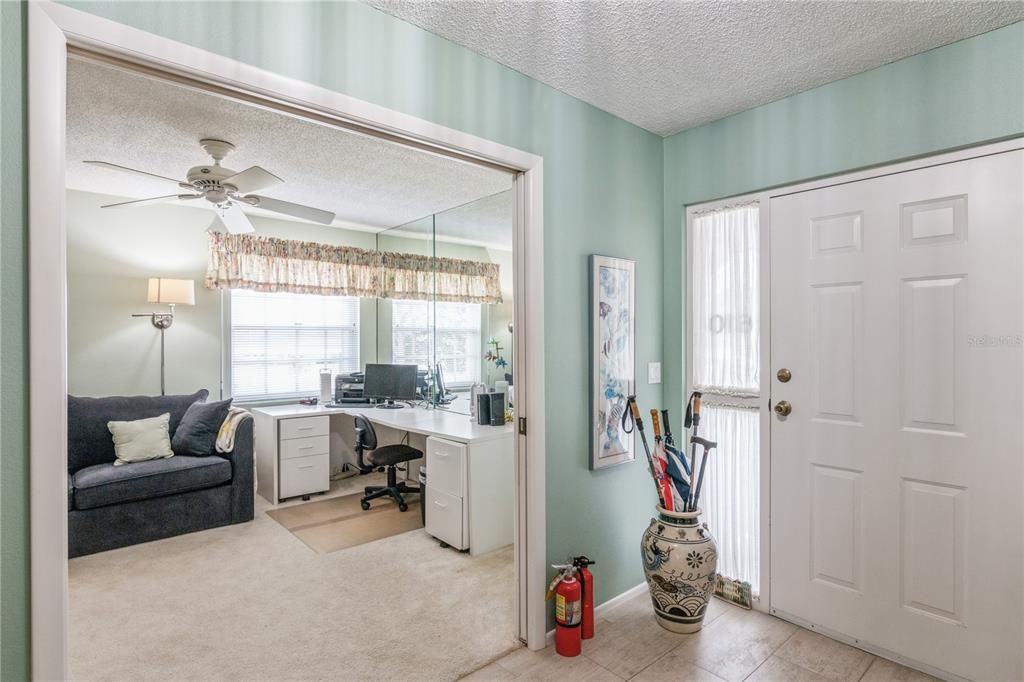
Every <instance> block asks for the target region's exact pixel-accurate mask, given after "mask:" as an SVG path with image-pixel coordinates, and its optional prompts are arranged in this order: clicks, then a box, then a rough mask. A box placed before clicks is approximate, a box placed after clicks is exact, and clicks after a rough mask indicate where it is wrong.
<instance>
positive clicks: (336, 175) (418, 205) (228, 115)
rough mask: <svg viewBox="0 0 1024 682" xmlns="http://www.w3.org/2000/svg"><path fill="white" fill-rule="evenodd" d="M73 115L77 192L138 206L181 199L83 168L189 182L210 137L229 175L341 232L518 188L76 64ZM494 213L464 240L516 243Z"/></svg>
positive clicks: (150, 182) (406, 151)
mask: <svg viewBox="0 0 1024 682" xmlns="http://www.w3.org/2000/svg"><path fill="white" fill-rule="evenodd" d="M67 104H68V119H67V120H68V124H67V187H68V188H69V189H77V190H83V191H88V192H97V193H100V194H112V195H116V196H123V197H128V198H132V199H140V198H146V197H154V196H161V195H166V194H173V193H176V192H179V191H181V190H179V189H178V188H177V187H176V186H175V185H173V184H171V183H169V182H164V181H161V180H156V179H149V178H146V177H143V176H136V175H132V174H128V173H123V172H119V171H114V170H110V169H106V168H99V167H96V166H90V165H87V164H84V163H82V161H85V160H99V161H110V162H112V163H116V164H118V165H122V166H128V167H130V168H136V169H139V170H144V171H147V172H150V173H156V174H158V175H163V176H166V177H171V178H181V179H184V177H185V174H186V172H187V171H188V169H189V168H190V167H192V166H197V165H208V164H210V163H212V161H211V159H210V157H209V156H207V155H206V152H204V151H203V150H202V148H201V147H200V146H199V139H200V138H204V137H212V138H217V139H223V140H227V141H228V142H231V143H233V144H234V145H235V147H236V149H235V151H234V152H232V153H231V154H230V155H229V156H228V157H227V158H226V159H225V160H224V162H223V165H224V166H226V167H228V168H233V169H235V170H244V169H245V168H248V167H249V166H252V165H259V166H262V167H263V168H265V169H267V170H268V171H270V172H271V173H274V174H275V175H277V176H278V177H280V178H282V179H283V180H284V181H285V182H284V184H283V185H278V186H276V187H272V188H270V189H267V190H266V191H265V193H266V195H267V196H269V197H273V198H275V199H283V200H285V201H293V202H297V203H301V204H308V205H310V206H314V207H317V208H322V209H325V210H328V211H334V212H335V213H336V214H337V219H336V220H335V225H338V226H350V227H357V228H361V229H385V228H390V227H393V226H395V225H401V224H403V223H407V222H409V221H411V220H415V219H417V218H421V217H422V216H425V215H429V214H431V213H435V212H440V211H445V210H447V209H450V208H453V207H456V206H463V205H464V204H467V203H469V202H474V201H475V200H477V199H481V198H484V197H491V196H492V195H494V194H496V193H499V192H502V191H505V190H508V189H509V188H511V186H512V176H511V175H509V174H507V173H504V172H501V171H497V170H494V169H490V168H484V167H482V166H477V165H475V164H471V163H464V162H461V161H456V160H453V159H450V158H447V157H443V156H438V155H436V154H430V153H427V152H423V151H419V150H416V149H411V148H409V147H405V146H402V145H399V144H395V143H391V142H386V141H384V140H380V139H378V138H374V137H367V136H364V135H359V134H356V133H353V132H348V131H343V130H338V129H334V128H328V127H325V126H322V125H320V124H317V123H313V122H309V121H305V120H300V119H295V118H292V117H288V116H284V115H281V114H277V113H274V112H270V111H266V110H263V109H258V108H256V107H252V106H249V105H246V104H242V103H240V102H236V101H232V100H228V99H224V98H221V97H216V96H213V95H209V94H204V93H200V92H196V91H193V90H188V89H184V88H182V87H180V86H177V85H174V84H172V83H168V82H166V81H159V80H154V79H152V78H148V77H145V76H140V75H137V74H134V73H129V72H126V71H122V70H118V69H114V68H110V67H108V66H101V65H98V64H94V63H91V62H85V61H80V60H75V59H73V60H70V61H69V62H68V98H67ZM186 205H188V206H195V205H197V204H196V203H195V202H190V203H188V204H186ZM159 206H160V204H155V205H150V206H143V207H138V208H130V209H129V208H126V209H110V210H124V211H129V210H130V211H135V212H137V213H138V215H139V216H140V219H144V216H145V214H146V211H151V210H155V211H158V210H160V209H159ZM491 209H492V206H491V204H489V203H482V204H481V208H480V210H479V211H477V212H476V213H475V214H474V215H471V216H470V220H471V221H474V220H475V221H476V222H475V224H474V225H471V226H468V227H466V229H465V230H464V231H460V237H466V238H468V239H471V240H472V239H476V240H478V241H479V242H480V243H481V244H494V243H505V242H508V241H510V240H511V229H512V218H511V215H509V216H507V217H502V216H495V214H494V211H493V210H491ZM246 212H247V213H250V212H251V213H253V214H254V215H267V216H274V217H277V218H282V219H290V218H288V217H287V216H281V215H280V214H276V213H268V212H264V211H260V210H259V209H251V210H250V209H246ZM212 215H213V212H212V211H211V216H212ZM211 220H212V218H211Z"/></svg>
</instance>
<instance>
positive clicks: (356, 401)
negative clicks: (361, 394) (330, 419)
mask: <svg viewBox="0 0 1024 682" xmlns="http://www.w3.org/2000/svg"><path fill="white" fill-rule="evenodd" d="M369 404H370V401H369V400H367V399H366V398H342V399H341V400H335V401H334V402H333V403H329V404H328V405H327V407H342V406H344V405H369Z"/></svg>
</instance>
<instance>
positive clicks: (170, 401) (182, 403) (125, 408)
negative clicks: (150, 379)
mask: <svg viewBox="0 0 1024 682" xmlns="http://www.w3.org/2000/svg"><path fill="white" fill-rule="evenodd" d="M209 393H210V392H209V391H207V390H206V389H203V390H201V391H196V392H195V393H193V394H192V395H163V396H145V395H137V396H111V397H109V398H79V397H77V396H73V395H69V396H68V472H69V473H75V472H76V471H78V470H79V469H84V468H85V467H88V466H92V465H94V464H108V463H113V461H114V441H113V439H112V438H111V437H110V431H109V430H108V429H107V422H111V421H133V420H135V419H146V418H148V417H159V416H160V415H161V414H163V413H165V412H167V413H169V414H170V415H171V419H170V422H169V424H168V432H169V433H170V435H171V437H172V438H173V436H174V431H175V429H177V428H178V424H179V423H180V422H181V418H182V417H183V416H184V415H185V411H186V410H188V406H189V405H191V404H192V403H194V402H197V401H202V400H206V396H208V395H209Z"/></svg>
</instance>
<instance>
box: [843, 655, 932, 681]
mask: <svg viewBox="0 0 1024 682" xmlns="http://www.w3.org/2000/svg"><path fill="white" fill-rule="evenodd" d="M860 679H861V680H862V682H928V680H934V679H935V678H934V677H932V676H931V675H925V674H924V673H922V672H919V671H917V670H913V669H912V668H908V667H906V666H903V665H900V664H899V663H893V662H892V661H887V660H885V659H884V658H877V657H876V658H875V662H874V663H872V664H871V667H870V668H868V671H867V672H866V673H864V677H862V678H860Z"/></svg>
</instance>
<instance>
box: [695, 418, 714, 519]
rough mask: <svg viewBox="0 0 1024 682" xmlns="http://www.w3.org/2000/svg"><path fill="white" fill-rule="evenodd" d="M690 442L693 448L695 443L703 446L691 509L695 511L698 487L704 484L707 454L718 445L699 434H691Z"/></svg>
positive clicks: (698, 495)
mask: <svg viewBox="0 0 1024 682" xmlns="http://www.w3.org/2000/svg"><path fill="white" fill-rule="evenodd" d="M690 442H691V443H693V445H694V448H696V446H697V445H700V446H701V447H703V448H704V455H703V456H702V457H701V458H700V474H699V475H698V476H697V490H696V492H694V493H693V511H696V510H697V502H698V500H700V489H701V486H702V485H703V484H704V467H705V466H707V463H708V455H710V454H711V450H712V448H716V447H718V443H716V442H714V441H710V440H708V439H707V438H701V437H699V436H692V437H691V438H690Z"/></svg>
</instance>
